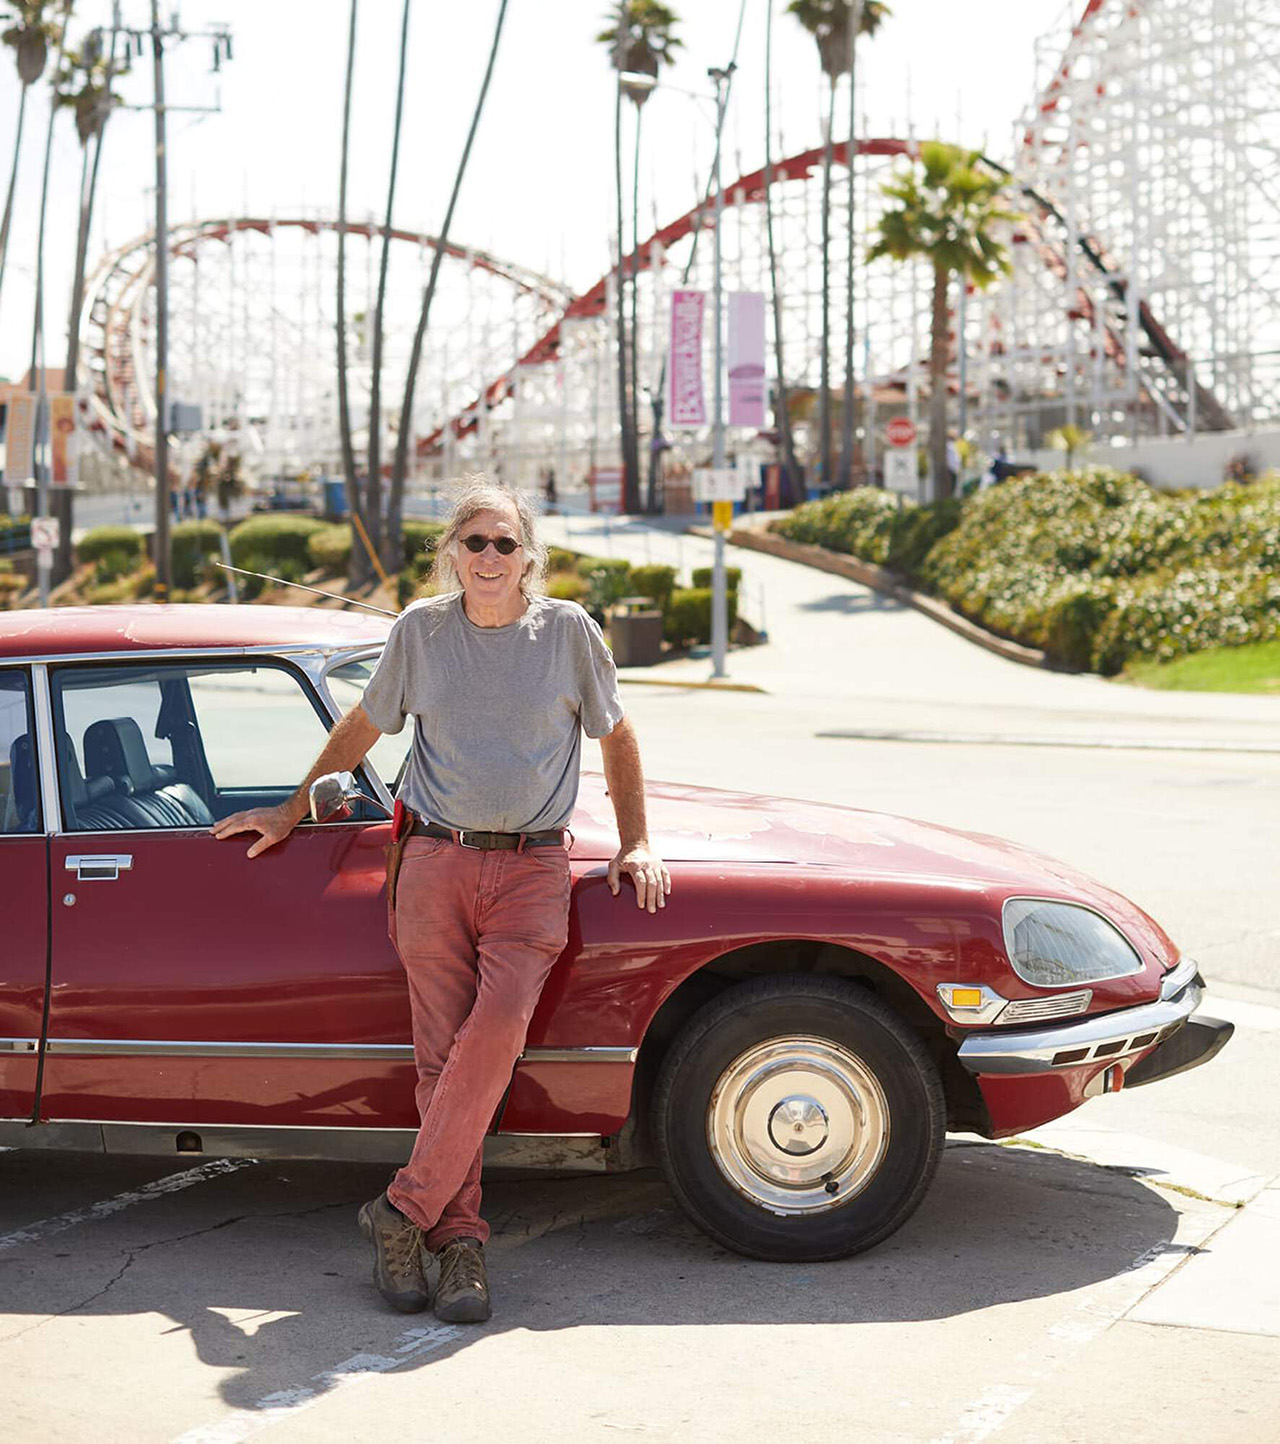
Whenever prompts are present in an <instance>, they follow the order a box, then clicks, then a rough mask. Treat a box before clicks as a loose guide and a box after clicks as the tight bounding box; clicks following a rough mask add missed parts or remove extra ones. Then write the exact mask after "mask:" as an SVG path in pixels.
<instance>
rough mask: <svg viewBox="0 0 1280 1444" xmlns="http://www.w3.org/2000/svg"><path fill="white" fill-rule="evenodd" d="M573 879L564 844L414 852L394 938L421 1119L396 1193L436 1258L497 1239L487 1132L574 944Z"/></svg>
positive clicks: (404, 872)
mask: <svg viewBox="0 0 1280 1444" xmlns="http://www.w3.org/2000/svg"><path fill="white" fill-rule="evenodd" d="M569 884H570V877H569V854H568V853H567V852H566V851H565V850H564V849H563V848H560V847H530V848H526V849H525V851H524V852H498V851H493V852H479V851H476V850H475V849H473V848H466V847H459V846H458V845H457V844H456V843H454V842H451V841H449V840H447V839H445V838H428V837H413V838H410V839H409V842H408V844H407V846H406V847H405V852H404V860H403V861H402V863H401V865H400V876H399V881H398V884H397V887H396V904H395V915H394V917H393V918H392V920H391V940H392V942H394V943H395V945H396V949H397V951H398V952H399V954H400V961H401V962H402V963H403V964H404V970H405V972H406V973H407V974H408V978H409V1000H410V1005H411V1007H412V1016H413V1051H414V1060H415V1062H416V1064H417V1068H418V1086H417V1090H416V1099H417V1104H418V1116H419V1118H420V1119H421V1120H422V1124H421V1127H420V1128H419V1130H418V1137H417V1141H416V1142H415V1143H414V1146H413V1153H412V1154H411V1156H410V1158H409V1161H408V1163H406V1164H405V1166H404V1167H403V1168H402V1169H401V1170H400V1171H399V1172H398V1173H397V1174H396V1176H395V1179H394V1181H393V1182H392V1184H391V1187H390V1188H388V1190H387V1196H388V1197H389V1198H390V1200H391V1202H392V1203H393V1204H395V1206H396V1207H397V1208H398V1209H400V1211H401V1212H402V1213H404V1214H405V1215H407V1216H408V1217H409V1218H411V1219H412V1220H413V1221H414V1223H416V1224H417V1225H418V1227H419V1228H421V1229H423V1230H424V1231H425V1235H426V1245H427V1247H428V1248H429V1249H431V1250H432V1252H438V1251H439V1250H440V1249H441V1248H443V1247H444V1245H445V1244H446V1243H448V1242H449V1240H450V1239H454V1238H463V1237H466V1238H477V1239H479V1240H480V1241H481V1243H483V1242H484V1241H485V1240H486V1239H487V1238H488V1236H489V1228H488V1225H487V1224H486V1223H485V1222H484V1220H483V1219H482V1218H481V1217H480V1163H481V1154H482V1150H483V1145H484V1135H485V1132H486V1131H487V1129H488V1127H489V1123H490V1121H491V1120H492V1118H493V1115H494V1112H495V1110H496V1109H497V1107H498V1104H499V1102H500V1101H501V1099H502V1095H503V1093H504V1092H505V1091H506V1087H507V1084H508V1083H509V1082H510V1081H511V1072H512V1069H513V1068H514V1067H515V1063H516V1059H517V1058H519V1056H520V1053H521V1051H522V1050H523V1048H524V1040H525V1034H526V1033H527V1032H528V1030H529V1020H530V1018H532V1016H533V1010H534V1008H535V1006H536V1005H537V1002H538V995H539V994H540V993H541V992H542V985H543V984H544V983H545V982H546V980H547V974H548V973H549V972H550V971H551V966H552V964H553V963H554V962H555V960H556V958H558V957H559V956H560V953H561V951H562V950H563V948H564V945H565V942H566V940H567V937H568V928H569Z"/></svg>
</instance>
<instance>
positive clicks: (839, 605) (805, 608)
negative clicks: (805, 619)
mask: <svg viewBox="0 0 1280 1444" xmlns="http://www.w3.org/2000/svg"><path fill="white" fill-rule="evenodd" d="M796 610H797V611H799V612H833V613H836V614H838V615H841V616H854V615H856V614H857V613H858V612H907V611H910V610H911V609H910V607H908V605H907V604H906V602H899V601H895V600H894V598H893V597H886V596H885V595H884V593H883V592H872V591H865V592H857V593H846V592H833V593H832V594H831V595H830V596H829V597H815V598H814V599H813V600H812V601H810V602H800V603H798V604H797V606H796Z"/></svg>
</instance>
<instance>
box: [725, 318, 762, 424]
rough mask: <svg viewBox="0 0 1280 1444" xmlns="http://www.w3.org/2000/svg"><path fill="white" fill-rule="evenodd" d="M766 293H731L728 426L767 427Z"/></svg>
mask: <svg viewBox="0 0 1280 1444" xmlns="http://www.w3.org/2000/svg"><path fill="white" fill-rule="evenodd" d="M764 392H765V385H764V292H763V291H731V292H730V293H729V425H730V426H751V427H754V428H755V429H756V430H757V431H758V430H760V429H761V428H762V427H763V426H764V424H765V415H764V412H765V395H764Z"/></svg>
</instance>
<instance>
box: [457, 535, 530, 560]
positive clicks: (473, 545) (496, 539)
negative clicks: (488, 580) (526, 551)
mask: <svg viewBox="0 0 1280 1444" xmlns="http://www.w3.org/2000/svg"><path fill="white" fill-rule="evenodd" d="M490 542H492V543H493V549H494V551H496V552H497V553H498V555H499V556H500V557H509V556H510V555H511V553H512V552H513V551H515V549H516V548H517V547H518V546H519V545H520V543H519V542H518V541H517V540H516V539H515V537H513V536H481V535H480V533H479V532H472V534H471V535H470V536H464V537H463V538H462V545H463V546H464V547H466V549H467V550H468V551H469V552H475V554H476V555H477V556H479V555H480V553H481V552H482V551H484V549H485V547H487V546H488V545H489V543H490Z"/></svg>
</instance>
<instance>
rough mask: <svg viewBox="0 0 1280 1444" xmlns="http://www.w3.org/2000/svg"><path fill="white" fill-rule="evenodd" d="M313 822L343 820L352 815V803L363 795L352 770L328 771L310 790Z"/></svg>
mask: <svg viewBox="0 0 1280 1444" xmlns="http://www.w3.org/2000/svg"><path fill="white" fill-rule="evenodd" d="M308 796H309V798H310V800H311V821H312V822H342V821H343V820H344V819H345V818H348V817H350V816H351V804H352V803H353V802H355V801H356V800H357V799H358V798H359V797H361V796H362V794H361V792H360V789H359V787H358V786H357V785H356V779H355V776H354V775H353V774H352V773H350V772H326V773H325V775H324V776H323V777H317V778H316V780H315V781H314V782H313V783H312V784H311V787H310V789H309V792H308Z"/></svg>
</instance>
